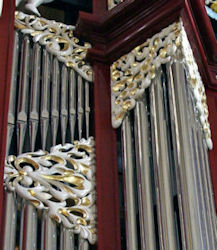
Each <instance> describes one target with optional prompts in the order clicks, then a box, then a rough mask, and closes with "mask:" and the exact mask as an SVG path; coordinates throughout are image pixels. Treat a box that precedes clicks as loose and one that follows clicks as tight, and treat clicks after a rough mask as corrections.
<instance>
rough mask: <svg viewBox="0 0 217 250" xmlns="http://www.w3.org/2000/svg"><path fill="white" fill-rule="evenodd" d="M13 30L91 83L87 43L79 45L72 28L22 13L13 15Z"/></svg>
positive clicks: (91, 75)
mask: <svg viewBox="0 0 217 250" xmlns="http://www.w3.org/2000/svg"><path fill="white" fill-rule="evenodd" d="M15 28H16V29H17V30H19V31H21V32H22V33H23V34H29V35H30V36H31V37H32V39H33V42H35V43H37V42H38V43H40V44H41V45H42V46H45V48H46V49H47V51H48V52H50V53H51V54H52V55H55V56H56V57H57V58H58V60H60V61H62V62H63V63H65V64H66V66H67V67H71V68H73V69H74V70H75V71H77V72H78V74H80V75H81V76H82V77H83V78H84V79H86V80H87V81H93V71H92V68H91V66H90V65H89V64H88V63H87V62H86V61H85V58H86V54H87V50H88V49H89V48H90V47H91V45H90V44H89V43H86V42H84V43H81V42H80V41H79V39H78V38H77V37H75V36H74V34H73V31H74V26H70V25H65V24H63V23H59V22H56V21H50V20H47V19H45V18H42V17H36V16H34V15H26V14H24V13H22V12H18V11H16V13H15Z"/></svg>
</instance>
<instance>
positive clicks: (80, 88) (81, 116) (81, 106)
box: [78, 75, 84, 140]
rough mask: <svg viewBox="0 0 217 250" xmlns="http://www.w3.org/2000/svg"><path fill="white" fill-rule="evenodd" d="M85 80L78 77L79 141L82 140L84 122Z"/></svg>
mask: <svg viewBox="0 0 217 250" xmlns="http://www.w3.org/2000/svg"><path fill="white" fill-rule="evenodd" d="M83 89H84V86H83V80H82V77H81V76H80V75H78V135H79V140H81V138H82V131H83V120H84V95H83Z"/></svg>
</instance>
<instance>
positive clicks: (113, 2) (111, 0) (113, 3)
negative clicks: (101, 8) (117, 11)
mask: <svg viewBox="0 0 217 250" xmlns="http://www.w3.org/2000/svg"><path fill="white" fill-rule="evenodd" d="M124 1H125V0H108V9H109V10H111V9H113V8H114V7H116V6H117V5H118V4H120V3H123V2H124Z"/></svg>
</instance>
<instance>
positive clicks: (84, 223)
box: [4, 138, 96, 244]
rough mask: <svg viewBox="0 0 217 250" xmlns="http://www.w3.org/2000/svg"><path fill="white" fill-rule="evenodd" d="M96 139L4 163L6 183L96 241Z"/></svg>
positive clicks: (12, 157)
mask: <svg viewBox="0 0 217 250" xmlns="http://www.w3.org/2000/svg"><path fill="white" fill-rule="evenodd" d="M94 158H95V153H94V140H93V138H89V139H88V140H85V139H82V140H80V141H75V142H74V144H65V145H64V146H62V145H57V146H54V147H53V148H51V151H50V153H48V152H45V151H42V150H39V151H37V152H34V153H24V154H22V155H19V156H17V157H15V156H9V157H8V160H7V161H6V162H5V173H4V179H5V181H4V183H5V185H6V187H7V188H8V189H9V190H10V191H14V192H16V193H17V194H18V195H20V196H21V197H22V198H24V199H26V200H28V201H29V202H31V203H32V204H33V205H35V206H36V208H38V209H47V210H48V214H49V216H50V217H51V218H53V219H54V220H56V221H57V222H58V223H60V222H62V223H63V225H64V226H65V227H67V228H72V229H73V231H74V233H79V234H80V236H81V237H82V238H84V239H88V240H89V242H90V243H92V244H94V243H95V241H96V206H95V177H94V174H95V165H94Z"/></svg>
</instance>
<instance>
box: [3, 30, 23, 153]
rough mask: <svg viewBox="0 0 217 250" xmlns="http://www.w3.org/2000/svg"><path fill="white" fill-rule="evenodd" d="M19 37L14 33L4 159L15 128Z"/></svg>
mask: <svg viewBox="0 0 217 250" xmlns="http://www.w3.org/2000/svg"><path fill="white" fill-rule="evenodd" d="M19 47H20V46H19V36H18V33H17V32H16V31H14V47H13V63H12V72H11V84H10V99H9V108H8V128H7V129H8V132H7V148H6V157H7V155H8V152H9V148H10V145H11V139H12V135H13V132H14V127H15V112H16V111H15V105H16V93H17V72H18V55H19Z"/></svg>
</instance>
